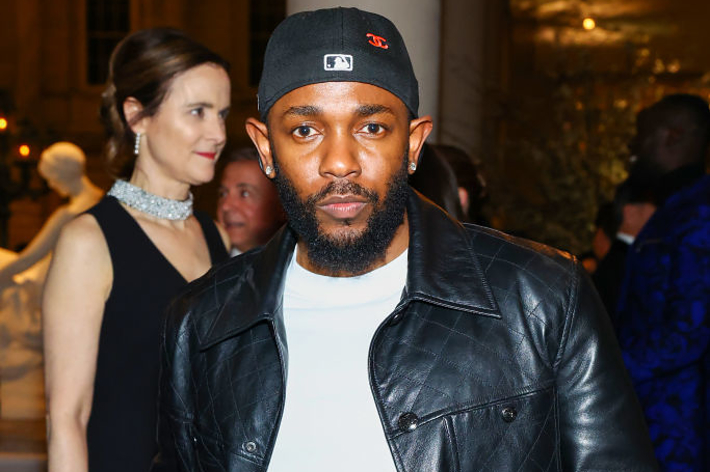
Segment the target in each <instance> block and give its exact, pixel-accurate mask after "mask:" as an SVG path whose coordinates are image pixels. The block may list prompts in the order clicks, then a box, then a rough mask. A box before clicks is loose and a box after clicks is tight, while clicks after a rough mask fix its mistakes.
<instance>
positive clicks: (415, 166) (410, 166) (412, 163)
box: [409, 162, 417, 172]
mask: <svg viewBox="0 0 710 472" xmlns="http://www.w3.org/2000/svg"><path fill="white" fill-rule="evenodd" d="M409 170H411V171H412V172H414V171H415V170H417V164H416V163H414V162H410V163H409Z"/></svg>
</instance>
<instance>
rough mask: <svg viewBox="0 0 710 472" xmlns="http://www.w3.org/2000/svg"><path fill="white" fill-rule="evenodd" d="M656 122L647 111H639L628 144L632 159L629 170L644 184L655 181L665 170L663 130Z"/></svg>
mask: <svg viewBox="0 0 710 472" xmlns="http://www.w3.org/2000/svg"><path fill="white" fill-rule="evenodd" d="M656 121H657V120H656ZM656 121H654V120H653V117H652V116H651V115H650V114H649V112H648V111H647V110H644V111H641V113H639V115H638V117H637V119H636V135H635V136H634V137H633V139H632V140H631V143H630V144H629V150H630V151H631V155H632V159H634V160H633V162H632V165H631V168H630V169H629V170H630V172H631V173H632V174H634V175H635V176H637V177H638V178H639V179H641V180H642V181H646V182H653V181H655V180H656V179H658V178H659V177H660V176H661V175H663V173H664V172H666V170H667V169H665V166H664V152H665V151H666V147H665V142H664V139H663V136H664V133H663V128H662V126H660V125H659V124H658V123H657V122H656Z"/></svg>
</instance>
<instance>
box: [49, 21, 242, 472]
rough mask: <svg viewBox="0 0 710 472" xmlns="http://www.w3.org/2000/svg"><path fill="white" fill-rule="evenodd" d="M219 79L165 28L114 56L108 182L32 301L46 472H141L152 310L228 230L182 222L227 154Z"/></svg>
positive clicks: (157, 317)
mask: <svg viewBox="0 0 710 472" xmlns="http://www.w3.org/2000/svg"><path fill="white" fill-rule="evenodd" d="M227 72H228V64H227V63H226V62H225V61H224V60H223V59H222V58H221V57H220V56H219V55H217V54H215V53H214V52H212V51H210V50H209V49H207V48H206V47H204V46H203V45H201V44H199V43H197V42H195V41H194V40H192V39H190V38H188V37H187V36H185V35H184V34H183V33H181V32H179V31H176V30H171V29H150V30H144V31H139V32H136V33H133V34H131V35H129V36H128V37H126V38H125V39H124V40H123V41H121V42H120V43H119V44H118V46H116V49H115V50H114V51H113V54H112V56H111V62H110V68H109V79H108V84H107V87H106V91H105V92H104V95H103V103H102V107H101V117H102V120H103V122H104V125H105V127H106V131H107V134H108V144H107V147H106V159H107V163H108V166H109V170H110V171H111V172H112V174H113V175H114V176H115V177H116V178H117V180H116V181H115V183H114V185H113V187H112V188H111V189H110V190H109V192H108V193H107V195H106V196H105V197H104V198H103V199H102V200H101V201H100V202H99V203H98V204H97V205H96V206H94V207H93V208H92V209H90V210H89V211H87V212H86V213H84V214H83V215H80V216H79V217H77V218H76V219H75V220H73V221H72V222H70V223H68V224H67V225H66V226H65V227H64V229H63V230H62V233H61V235H60V237H59V241H58V243H57V247H56V250H55V253H54V258H53V261H52V265H51V267H50V269H49V274H48V276H47V282H46V288H45V294H44V300H43V311H44V346H45V370H46V389H47V399H48V405H47V410H48V437H49V470H50V472H63V471H67V472H86V471H91V472H106V471H121V472H127V471H130V472H142V471H147V470H148V469H149V468H150V464H151V461H152V458H153V456H154V454H155V453H156V449H157V445H156V442H155V428H156V423H157V406H156V402H157V396H158V376H159V356H160V352H159V351H160V348H159V346H160V331H161V326H162V315H163V312H164V311H165V308H166V307H167V305H168V303H169V301H170V300H171V299H172V298H173V297H174V296H175V295H176V294H177V293H178V291H180V290H181V289H182V288H183V287H185V286H186V285H187V284H188V282H190V281H192V280H194V279H196V278H197V277H200V276H201V275H203V274H204V273H205V272H207V270H208V269H209V268H210V267H211V266H212V265H213V264H215V263H217V262H219V261H221V260H223V259H226V258H227V251H226V247H227V244H228V238H227V237H226V234H224V233H221V232H220V230H219V229H218V228H217V226H216V225H215V224H214V222H213V221H212V220H211V219H210V218H209V217H207V215H205V214H201V213H199V212H195V213H193V210H192V193H191V192H190V188H191V187H192V186H193V185H200V184H203V183H206V182H209V181H210V180H212V178H213V176H214V168H215V162H216V161H217V159H218V157H219V155H220V153H221V151H222V149H223V147H224V144H225V140H226V132H225V119H226V117H227V113H228V111H229V104H230V82H229V77H228V75H227Z"/></svg>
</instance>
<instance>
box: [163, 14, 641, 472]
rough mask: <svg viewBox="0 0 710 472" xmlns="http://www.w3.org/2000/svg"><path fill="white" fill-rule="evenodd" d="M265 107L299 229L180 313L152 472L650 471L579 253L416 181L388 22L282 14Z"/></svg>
mask: <svg viewBox="0 0 710 472" xmlns="http://www.w3.org/2000/svg"><path fill="white" fill-rule="evenodd" d="M259 112H260V114H261V120H260V121H259V120H256V119H249V120H247V124H246V126H247V132H248V133H249V135H250V137H251V138H252V140H253V141H254V143H255V145H256V147H257V148H258V150H259V153H260V157H261V163H262V168H263V170H264V173H265V174H266V175H267V176H268V177H269V178H272V179H273V180H274V181H275V183H276V185H277V188H278V191H279V196H280V198H281V200H282V203H283V206H284V209H285V211H286V214H287V216H288V225H287V226H286V227H284V228H283V229H282V230H281V231H280V232H279V233H277V235H276V236H275V237H274V238H273V239H272V240H271V242H270V243H268V244H267V245H266V246H265V247H264V248H263V249H260V250H257V251H253V252H250V253H247V254H244V255H241V256H239V257H236V258H234V259H232V260H231V261H229V262H228V263H227V264H224V265H221V266H218V267H216V268H215V269H214V270H212V271H211V272H210V273H209V274H208V275H207V276H205V277H204V278H202V279H200V280H199V281H197V282H195V283H193V284H191V285H190V286H189V288H188V289H187V291H186V292H185V293H183V295H182V296H181V298H179V299H178V300H177V301H176V302H175V303H174V304H173V305H172V307H171V309H170V311H169V313H168V317H167V321H166V326H165V334H164V339H163V346H162V350H163V370H162V374H161V391H160V412H161V414H160V415H161V416H160V422H159V426H158V440H159V442H160V448H161V453H160V454H159V455H158V457H157V458H156V463H155V467H154V469H155V470H156V471H162V470H166V471H167V470H171V471H172V470H180V471H193V470H229V471H255V472H256V471H264V470H266V469H267V468H268V470H269V471H271V472H273V471H286V470H288V471H299V470H307V471H326V470H327V471H333V470H338V471H387V470H389V471H473V470H492V471H509V470H535V471H537V470H556V471H558V470H624V471H641V470H643V471H646V470H655V463H654V459H653V453H652V451H651V447H650V443H649V440H648V437H647V432H646V429H645V426H644V423H643V417H642V414H641V411H640V408H639V406H638V403H637V401H636V398H635V397H634V395H633V393H632V390H631V384H630V381H629V379H628V376H627V375H626V372H625V371H624V368H623V363H622V361H621V357H620V354H619V350H618V347H617V346H616V344H615V342H614V335H613V333H612V331H611V329H610V326H609V322H608V319H607V317H606V314H605V313H604V311H603V308H602V307H601V304H600V302H599V300H598V298H597V296H596V294H595V292H594V291H593V289H592V288H590V283H589V281H588V279H587V278H586V277H585V276H584V271H583V270H582V269H581V268H580V267H579V264H578V263H577V262H576V261H575V260H573V259H572V258H570V257H568V256H567V255H565V254H562V253H559V252H557V251H554V250H552V249H549V248H546V247H544V246H541V245H536V244H534V243H530V242H527V241H522V240H518V239H514V238H512V237H510V236H507V235H504V234H501V233H498V232H496V231H493V230H490V229H483V228H478V227H473V226H464V225H462V224H460V223H458V222H457V221H454V220H452V219H450V218H449V217H448V215H446V214H445V213H443V212H442V211H441V210H439V209H438V208H437V207H435V206H433V205H431V204H430V203H429V202H428V201H426V200H424V199H422V198H421V197H420V196H419V195H418V194H417V193H415V192H413V191H412V190H410V189H409V187H408V186H407V176H408V174H411V173H413V172H414V171H415V170H416V167H417V159H418V156H419V151H420V149H421V147H422V145H423V143H424V141H425V139H426V137H427V135H428V134H429V132H430V131H431V128H432V122H431V118H430V117H428V116H422V117H420V116H418V85H417V81H416V78H415V77H414V73H413V70H412V66H411V63H410V61H409V56H408V54H407V51H406V48H405V46H404V43H403V41H402V38H401V37H400V35H399V33H398V32H397V30H396V28H395V27H394V25H392V23H391V22H390V21H389V20H387V19H385V18H383V17H381V16H379V15H375V14H372V13H367V12H363V11H360V10H357V9H353V8H348V9H346V8H335V9H328V10H318V11H315V12H306V13H300V14H296V15H293V16H291V17H289V18H287V19H286V20H285V21H284V22H283V23H282V24H281V25H280V26H279V27H278V28H277V29H276V31H275V32H274V34H273V36H272V38H271V40H270V41H269V44H268V46H267V50H266V56H265V60H264V71H263V74H262V79H261V83H260V85H259Z"/></svg>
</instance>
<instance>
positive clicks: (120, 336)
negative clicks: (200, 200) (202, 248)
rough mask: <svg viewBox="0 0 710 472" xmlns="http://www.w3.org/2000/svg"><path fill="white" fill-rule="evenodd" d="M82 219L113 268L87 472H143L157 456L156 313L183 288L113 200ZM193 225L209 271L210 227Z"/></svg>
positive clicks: (216, 244)
mask: <svg viewBox="0 0 710 472" xmlns="http://www.w3.org/2000/svg"><path fill="white" fill-rule="evenodd" d="M87 213H90V214H91V215H93V216H94V217H95V218H96V221H98V223H99V226H100V227H101V230H102V231H103V233H104V237H105V238H106V242H107V243H108V248H109V252H110V253H111V263H112V264H113V287H112V289H111V293H110V295H109V297H108V300H107V301H106V306H105V308H104V315H103V322H102V324H101V334H100V337H99V352H98V358H97V363H96V380H95V383H94V396H93V403H92V408H91V416H90V419H89V425H88V431H87V441H88V449H89V472H109V471H116V472H129V471H130V472H145V471H148V469H149V468H150V464H151V461H152V459H153V456H154V455H155V454H156V452H157V450H156V449H157V445H156V439H155V436H156V434H155V430H156V423H157V405H156V403H157V397H158V374H159V364H160V357H159V355H160V333H161V329H162V320H163V313H164V312H165V309H166V308H167V305H168V303H169V302H170V300H171V299H172V298H173V297H174V296H175V295H176V294H177V293H178V291H179V290H180V289H181V288H182V287H184V286H185V285H187V281H186V280H185V279H184V278H183V276H182V275H181V274H180V273H179V272H178V271H177V269H175V267H174V266H173V265H172V264H171V263H170V262H169V261H168V260H167V259H166V258H165V256H163V254H162V253H161V252H160V251H159V250H158V248H157V247H156V246H155V245H154V244H153V242H152V241H151V240H150V239H149V238H148V236H147V235H146V233H145V232H143V229H142V228H141V227H140V226H139V225H138V223H137V222H136V220H134V219H133V217H132V216H131V215H130V214H129V213H128V212H127V211H126V210H125V209H124V208H123V207H122V206H121V205H120V204H119V203H118V200H116V199H115V198H114V197H111V196H106V197H104V198H103V199H102V200H101V201H100V202H99V203H98V204H97V205H96V206H94V207H93V208H92V209H90V210H89V211H88V212H87ZM195 217H196V218H197V220H198V221H199V223H200V226H201V227H202V231H203V233H204V236H205V239H206V241H207V246H208V248H209V251H210V258H211V260H212V264H213V265H214V264H216V263H218V262H220V261H222V260H224V259H226V258H227V257H228V254H227V251H226V249H225V248H224V243H223V242H222V239H221V237H220V235H219V231H218V230H217V228H216V226H215V224H214V222H213V221H212V220H211V219H210V218H209V216H207V215H206V214H204V213H195Z"/></svg>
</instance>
